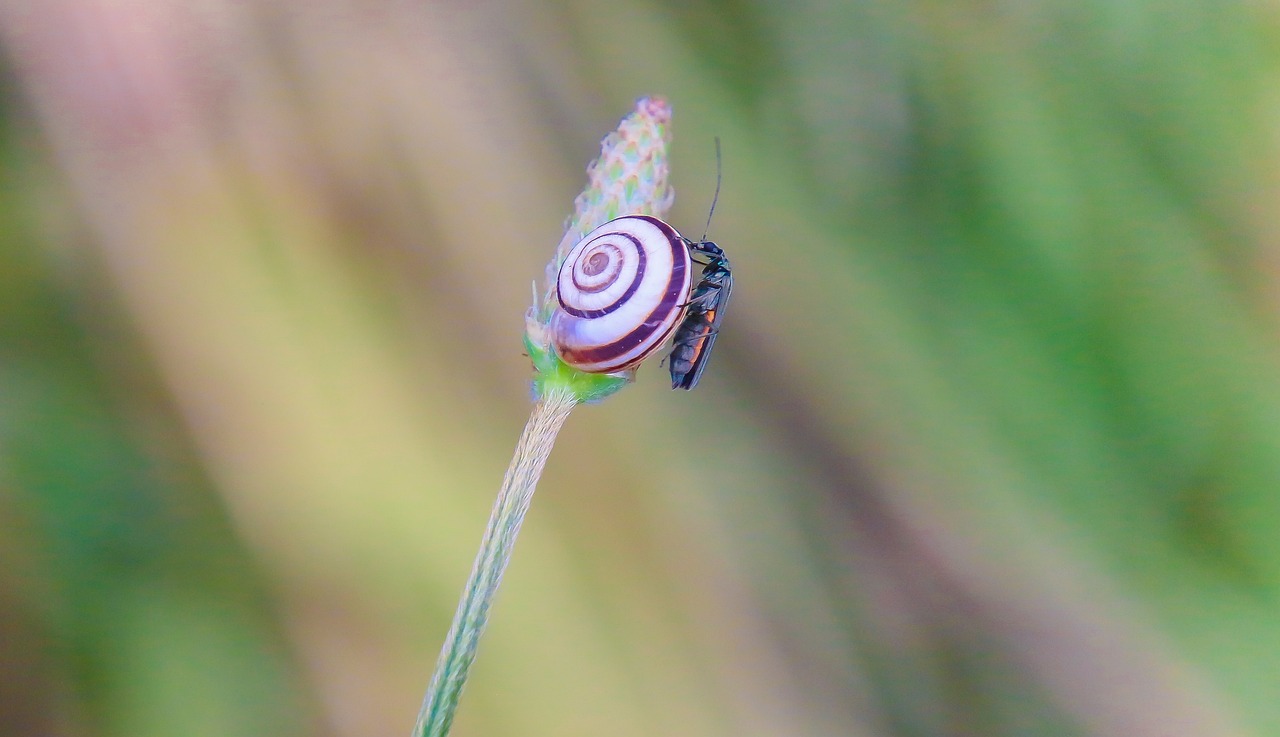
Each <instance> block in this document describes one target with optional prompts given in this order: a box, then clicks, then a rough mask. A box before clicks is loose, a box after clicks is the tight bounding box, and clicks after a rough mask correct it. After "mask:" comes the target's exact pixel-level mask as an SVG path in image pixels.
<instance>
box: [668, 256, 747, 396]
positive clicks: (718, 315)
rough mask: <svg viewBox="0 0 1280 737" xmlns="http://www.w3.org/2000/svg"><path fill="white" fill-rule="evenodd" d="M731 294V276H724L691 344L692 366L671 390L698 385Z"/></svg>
mask: <svg viewBox="0 0 1280 737" xmlns="http://www.w3.org/2000/svg"><path fill="white" fill-rule="evenodd" d="M732 292H733V276H732V275H731V274H725V276H724V282H723V283H722V284H721V285H720V288H719V289H718V290H716V298H715V299H714V300H712V302H711V305H710V306H709V307H708V308H707V309H706V311H705V312H703V315H705V316H706V320H707V324H706V326H705V327H704V328H703V330H704V332H703V333H702V335H700V336H698V337H697V338H695V342H694V343H693V344H692V346H693V357H692V358H690V359H689V360H690V362H691V363H692V366H690V367H689V370H688V371H687V372H686V373H685V375H684V376H682V377H680V380H679V381H678V382H676V385H675V386H674V387H672V388H676V389H692V388H694V387H695V386H697V385H698V379H699V377H701V376H702V372H703V371H704V370H706V368H707V359H708V358H710V357H711V348H712V346H714V345H715V344H716V335H717V334H719V332H720V323H722V322H724V308H725V307H726V306H727V305H728V304H729V295H730V294H731V293H732Z"/></svg>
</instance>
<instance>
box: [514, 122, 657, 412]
mask: <svg viewBox="0 0 1280 737" xmlns="http://www.w3.org/2000/svg"><path fill="white" fill-rule="evenodd" d="M670 143H671V106H670V105H669V104H667V101H666V100H665V99H664V98H661V97H642V98H640V99H639V100H636V106H635V110H633V111H632V112H631V114H629V115H627V117H625V118H623V119H622V122H621V123H619V124H618V128H617V130H615V131H613V132H612V133H610V134H609V135H607V136H605V138H604V140H603V141H601V142H600V157H599V158H597V159H596V160H595V161H593V162H591V164H590V165H589V166H588V167H587V186H586V188H585V189H583V190H582V193H581V194H579V195H578V197H577V198H576V199H575V200H574V201H573V215H571V216H570V217H569V218H568V220H566V221H565V227H564V231H565V232H564V237H562V238H561V239H560V244H559V245H558V246H556V251H555V254H554V255H553V256H552V258H551V261H550V262H548V263H547V273H546V284H545V286H544V288H543V291H542V294H541V295H539V294H538V289H537V286H536V285H535V287H534V294H533V304H532V305H531V306H530V307H529V312H528V313H527V314H526V315H525V339H524V341H525V348H526V350H528V352H529V357H530V359H532V361H533V367H534V379H533V393H534V399H535V400H536V399H538V398H540V397H543V396H545V395H546V394H547V392H548V391H551V390H556V391H568V392H569V393H571V394H572V395H573V396H574V397H575V398H576V399H577V401H579V402H598V401H600V400H602V399H604V398H605V397H607V396H609V395H610V394H613V393H614V392H616V391H617V390H619V389H621V388H622V387H623V386H625V385H626V384H627V383H628V382H629V381H631V380H632V378H633V376H634V373H635V369H634V368H633V369H630V370H628V371H625V372H622V373H621V374H591V373H586V372H583V371H579V370H577V369H575V368H573V367H571V366H568V365H567V364H565V363H564V362H563V361H561V360H560V358H559V356H557V355H556V352H555V349H554V348H552V345H551V330H550V323H551V316H552V314H553V313H554V312H555V309H556V306H557V304H558V295H557V294H556V282H557V277H558V275H559V273H560V266H561V264H563V263H564V259H565V256H566V255H567V254H568V253H569V251H570V250H571V249H572V248H573V246H574V245H575V244H576V243H577V242H578V241H580V240H582V237H583V236H584V235H586V234H587V233H589V232H591V231H592V230H594V229H595V228H596V227H598V226H600V225H603V224H604V223H607V222H609V221H610V220H613V219H614V218H617V217H620V216H622V215H652V216H654V217H657V218H665V216H666V214H667V211H668V210H670V209H671V205H672V204H673V203H674V202H675V191H674V190H673V189H672V188H671V186H670V184H669V183H668V175H669V172H670V167H669V165H668V154H667V149H668V146H669V145H670Z"/></svg>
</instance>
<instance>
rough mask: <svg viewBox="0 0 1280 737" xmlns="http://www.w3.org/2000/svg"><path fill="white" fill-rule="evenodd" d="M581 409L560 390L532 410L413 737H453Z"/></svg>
mask: <svg viewBox="0 0 1280 737" xmlns="http://www.w3.org/2000/svg"><path fill="white" fill-rule="evenodd" d="M576 404H577V398H576V397H575V396H574V394H573V393H572V392H570V391H568V390H566V389H564V388H556V389H552V390H550V391H546V392H544V393H543V394H542V396H541V397H540V398H539V399H538V401H537V402H535V403H534V405H533V412H532V413H531V414H530V415H529V421H528V422H527V423H526V424H525V426H524V433H523V434H522V435H521V436H520V442H519V444H517V445H516V452H515V456H514V457H512V459H511V465H510V466H509V467H508V468H507V475H506V477H505V478H503V480H502V489H501V490H500V491H499V492H498V499H497V501H495V502H494V504H493V513H492V514H491V515H490V516H489V526H488V528H486V529H485V532H484V539H483V540H481V542H480V551H479V552H478V553H477V554H476V561H475V564H474V565H473V566H472V568H471V577H470V578H469V579H467V585H466V587H465V588H463V590H462V599H461V600H460V601H459V602H458V611H457V612H456V613H455V614H454V615H453V624H452V625H450V627H449V634H448V635H446V636H445V640H444V647H443V648H441V650H440V658H439V659H438V660H437V661H436V670H435V673H434V674H433V675H432V676H431V685H430V686H429V687H428V688H427V696H426V698H425V699H423V702H422V710H421V711H420V712H418V723H417V724H416V725H415V726H414V728H413V734H414V737H444V736H445V735H447V734H448V733H449V727H450V726H452V724H453V714H454V711H455V710H456V709H457V708H458V698H459V696H461V694H462V687H463V685H464V684H465V683H466V681H467V672H468V671H469V670H470V669H471V664H472V663H473V662H474V661H475V659H476V648H477V645H479V642H480V635H482V634H483V633H484V627H485V624H486V623H487V622H488V620H489V607H490V605H491V604H492V602H493V597H494V594H496V593H497V591H498V584H500V583H501V582H502V573H503V571H505V570H506V568H507V562H508V561H510V559H511V549H512V548H513V547H514V546H515V542H516V535H518V534H519V533H520V524H521V523H522V522H523V521H524V516H525V513H526V512H528V511H529V502H530V500H532V499H533V491H534V488H535V487H537V485H538V478H539V477H541V476H542V469H543V467H544V466H545V465H546V463H547V456H549V455H551V447H552V446H553V445H554V444H555V440H556V435H557V433H559V432H560V428H561V426H563V425H564V421H565V420H566V419H568V417H569V411H570V410H572V409H573V407H574V405H576Z"/></svg>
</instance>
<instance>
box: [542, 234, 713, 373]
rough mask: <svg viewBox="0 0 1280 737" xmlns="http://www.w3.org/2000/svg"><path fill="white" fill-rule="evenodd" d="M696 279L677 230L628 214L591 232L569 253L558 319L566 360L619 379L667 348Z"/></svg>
mask: <svg viewBox="0 0 1280 737" xmlns="http://www.w3.org/2000/svg"><path fill="white" fill-rule="evenodd" d="M691 279H692V268H691V266H690V257H689V249H688V247H687V246H686V245H685V241H684V238H682V237H681V236H680V234H679V233H678V232H676V230H675V228H672V227H671V226H670V225H667V224H666V223H664V222H662V221H661V220H659V219H657V218H655V217H649V216H648V215H628V216H626V217H620V218H617V219H615V220H610V221H609V222H607V223H605V224H604V225H601V226H600V227H598V228H596V229H595V230H593V231H591V232H590V233H587V234H586V236H584V237H583V239H582V240H581V241H579V242H578V244H577V245H575V246H574V247H573V249H572V250H570V251H569V254H568V255H567V256H566V257H565V260H564V264H563V265H562V266H561V267H560V277H559V280H558V282H557V291H558V292H559V298H560V307H559V309H557V310H556V311H555V314H553V315H552V317H551V333H552V341H553V343H554V344H555V347H556V352H557V353H559V354H560V358H561V360H563V361H564V362H565V363H567V364H569V365H570V366H573V367H574V368H576V369H578V370H580V371H587V372H590V373H613V372H616V371H622V370H624V369H627V368H630V367H632V366H635V365H636V364H638V363H639V362H641V361H643V360H644V359H645V358H646V357H648V356H649V354H651V353H653V352H654V351H656V350H657V349H658V347H659V346H661V345H662V343H663V341H665V340H666V339H667V337H668V336H669V335H671V332H672V331H673V330H675V328H676V326H677V325H679V324H680V320H681V319H682V318H683V317H684V313H685V309H686V306H687V303H688V301H689V288H690V282H691Z"/></svg>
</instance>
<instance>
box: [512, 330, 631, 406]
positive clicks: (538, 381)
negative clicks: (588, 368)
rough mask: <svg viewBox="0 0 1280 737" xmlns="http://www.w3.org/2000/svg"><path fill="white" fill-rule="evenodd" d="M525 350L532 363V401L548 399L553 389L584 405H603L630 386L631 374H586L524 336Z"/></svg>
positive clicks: (552, 351)
mask: <svg viewBox="0 0 1280 737" xmlns="http://www.w3.org/2000/svg"><path fill="white" fill-rule="evenodd" d="M524 347H525V350H527V351H528V352H529V358H530V360H532V361H533V372H534V373H533V397H534V399H535V400H537V399H539V398H541V397H544V396H546V395H547V392H548V391H550V390H552V389H563V390H567V391H568V392H570V393H571V394H573V396H574V397H576V398H577V400H578V401H579V402H581V403H584V404H592V403H595V402H599V401H602V400H603V399H605V398H606V397H608V396H609V395H611V394H613V393H614V392H616V391H618V390H619V389H621V388H622V387H624V386H626V385H627V384H629V383H631V376H630V374H625V375H620V374H589V373H587V372H585V371H579V370H578V369H576V368H574V367H572V366H570V365H569V364H567V363H565V362H564V361H562V360H560V356H557V355H556V352H555V351H554V350H551V349H550V348H542V347H539V346H536V345H534V343H533V341H532V340H530V338H529V336H528V335H527V334H526V335H525V336H524Z"/></svg>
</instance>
